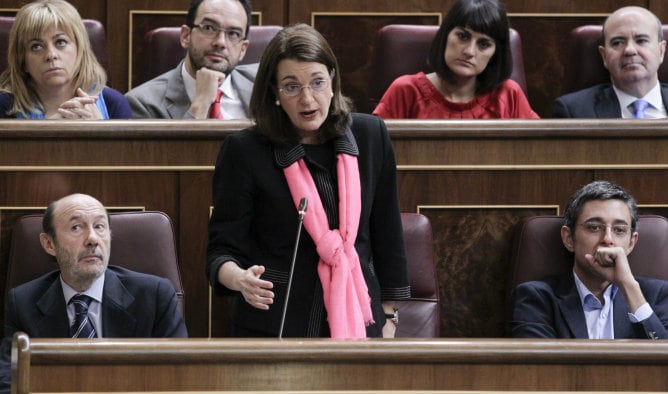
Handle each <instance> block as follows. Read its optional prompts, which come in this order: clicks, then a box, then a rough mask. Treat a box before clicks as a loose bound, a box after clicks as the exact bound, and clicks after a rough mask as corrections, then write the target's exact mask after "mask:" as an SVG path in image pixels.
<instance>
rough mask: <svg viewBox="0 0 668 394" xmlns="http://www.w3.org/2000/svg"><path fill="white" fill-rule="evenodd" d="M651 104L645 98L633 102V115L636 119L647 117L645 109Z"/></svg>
mask: <svg viewBox="0 0 668 394" xmlns="http://www.w3.org/2000/svg"><path fill="white" fill-rule="evenodd" d="M648 106H649V103H648V102H647V101H645V100H643V99H638V100H636V101H634V102H633V117H634V118H636V119H642V118H644V117H645V109H647V107H648Z"/></svg>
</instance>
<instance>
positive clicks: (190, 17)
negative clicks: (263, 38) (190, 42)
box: [186, 0, 252, 38]
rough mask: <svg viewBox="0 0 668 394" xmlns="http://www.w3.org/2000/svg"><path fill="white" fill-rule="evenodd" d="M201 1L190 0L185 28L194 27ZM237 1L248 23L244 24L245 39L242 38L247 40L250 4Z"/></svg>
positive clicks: (246, 1)
mask: <svg viewBox="0 0 668 394" xmlns="http://www.w3.org/2000/svg"><path fill="white" fill-rule="evenodd" d="M203 1H204V0H192V1H191V2H190V6H189V7H188V14H187V15H186V26H188V27H193V26H194V25H195V16H196V15H197V9H198V8H199V5H200V4H202V2H203ZM238 1H239V3H241V5H242V6H243V7H244V11H246V20H247V21H248V22H247V23H246V37H244V38H248V30H249V29H250V25H251V16H252V15H251V14H252V8H251V3H250V0H238Z"/></svg>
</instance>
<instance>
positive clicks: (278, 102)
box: [276, 99, 281, 107]
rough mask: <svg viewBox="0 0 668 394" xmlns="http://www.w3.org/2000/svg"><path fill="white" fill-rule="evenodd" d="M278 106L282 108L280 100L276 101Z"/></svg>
mask: <svg viewBox="0 0 668 394" xmlns="http://www.w3.org/2000/svg"><path fill="white" fill-rule="evenodd" d="M276 106H277V107H280V106H281V102H280V101H278V99H276Z"/></svg>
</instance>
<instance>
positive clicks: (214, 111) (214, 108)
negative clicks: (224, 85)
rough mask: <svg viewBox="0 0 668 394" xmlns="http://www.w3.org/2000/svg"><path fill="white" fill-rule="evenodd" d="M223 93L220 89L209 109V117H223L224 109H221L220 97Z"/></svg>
mask: <svg viewBox="0 0 668 394" xmlns="http://www.w3.org/2000/svg"><path fill="white" fill-rule="evenodd" d="M222 95H223V91H222V90H220V89H218V91H217V92H216V100H214V102H213V104H211V109H210V110H209V119H223V111H221V110H220V98H221V97H222Z"/></svg>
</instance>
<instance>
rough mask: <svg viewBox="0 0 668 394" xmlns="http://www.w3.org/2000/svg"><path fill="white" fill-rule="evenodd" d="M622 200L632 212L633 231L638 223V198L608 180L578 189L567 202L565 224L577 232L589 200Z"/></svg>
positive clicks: (573, 232)
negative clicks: (580, 218)
mask: <svg viewBox="0 0 668 394" xmlns="http://www.w3.org/2000/svg"><path fill="white" fill-rule="evenodd" d="M594 200H620V201H623V202H624V203H626V206H628V207H629V212H631V233H633V232H635V231H636V226H637V223H638V206H637V205H636V200H635V199H634V198H633V196H631V195H630V194H629V193H628V192H627V191H626V190H624V189H623V188H622V187H621V186H619V185H616V184H614V183H612V182H608V181H594V182H591V183H589V184H587V185H585V186H583V187H582V188H581V189H580V190H578V191H576V192H575V193H574V194H573V195H572V196H571V198H570V199H569V200H568V203H567V204H566V211H565V212H564V226H566V227H568V228H570V229H571V234H575V225H576V222H577V220H578V218H579V217H580V214H581V213H582V208H583V207H584V205H585V203H586V202H588V201H594Z"/></svg>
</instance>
